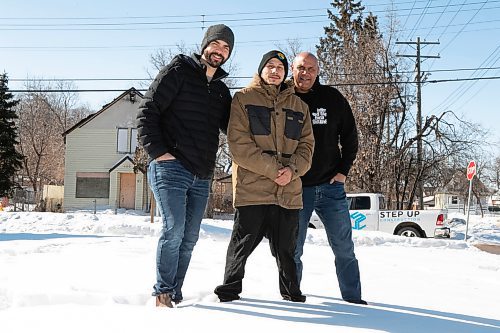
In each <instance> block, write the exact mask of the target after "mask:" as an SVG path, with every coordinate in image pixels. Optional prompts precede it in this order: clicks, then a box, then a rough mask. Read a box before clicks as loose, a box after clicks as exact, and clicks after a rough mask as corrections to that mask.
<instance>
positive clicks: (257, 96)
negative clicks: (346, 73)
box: [215, 50, 314, 302]
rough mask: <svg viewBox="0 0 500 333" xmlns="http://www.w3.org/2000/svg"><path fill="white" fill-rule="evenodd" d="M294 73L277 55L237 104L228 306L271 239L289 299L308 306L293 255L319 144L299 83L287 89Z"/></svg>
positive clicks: (223, 290) (222, 291) (224, 292)
mask: <svg viewBox="0 0 500 333" xmlns="http://www.w3.org/2000/svg"><path fill="white" fill-rule="evenodd" d="M287 72H288V62H287V60H286V57H285V56H284V55H283V53H281V52H279V51H275V50H274V51H270V52H268V53H266V54H264V56H263V57H262V60H261V62H260V65H259V68H258V75H256V76H255V78H254V80H253V81H252V83H251V84H250V85H249V86H248V87H247V88H245V89H243V90H241V91H239V92H237V93H236V94H235V96H234V98H233V102H232V105H231V116H230V119H229V125H228V142H229V149H230V151H231V154H232V157H233V162H234V165H233V180H234V183H235V190H234V206H235V208H236V214H235V221H234V227H233V233H232V236H231V242H230V244H229V247H228V250H227V257H226V269H225V274H224V283H223V284H222V285H220V286H218V287H217V288H216V289H215V293H216V294H217V295H218V297H219V299H220V301H221V302H228V301H233V300H237V299H239V298H240V297H239V294H240V293H241V291H242V282H243V277H244V271H245V263H246V261H247V259H248V257H249V256H250V254H251V253H252V251H253V250H254V249H255V248H256V247H257V245H258V244H259V243H260V241H261V240H262V238H263V237H264V236H267V237H268V238H269V243H270V246H271V251H272V253H273V255H274V256H275V257H276V262H277V264H278V270H279V288H280V293H281V295H282V297H283V299H285V300H289V301H293V302H304V301H305V296H304V295H302V292H301V291H300V288H299V285H298V282H297V276H296V267H295V262H294V251H295V244H296V238H297V228H298V219H299V209H300V208H302V184H301V180H300V176H302V175H304V174H305V173H306V172H307V170H309V168H310V166H311V159H312V154H313V147H314V138H313V133H312V125H311V121H310V115H309V110H308V107H307V105H306V104H305V103H304V102H302V101H301V100H300V98H298V97H297V96H295V95H294V88H293V85H286V84H285V83H283V82H284V80H285V78H286V75H287Z"/></svg>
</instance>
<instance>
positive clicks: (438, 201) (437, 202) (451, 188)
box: [424, 172, 489, 212]
mask: <svg viewBox="0 0 500 333" xmlns="http://www.w3.org/2000/svg"><path fill="white" fill-rule="evenodd" d="M474 184H475V186H476V187H479V188H476V191H477V190H479V192H480V193H489V191H488V189H487V188H486V186H485V185H484V184H483V183H482V182H481V181H479V180H476V181H475V182H474ZM468 186H469V181H467V180H466V178H465V175H464V174H462V173H459V172H457V173H455V174H454V175H453V177H452V178H451V179H450V181H449V182H448V184H446V185H445V186H444V187H442V188H437V189H435V190H434V195H433V196H431V197H427V198H425V199H424V206H425V207H426V208H431V209H446V210H447V211H449V212H452V211H455V212H463V211H465V207H467V199H468ZM426 199H427V200H426ZM479 200H480V202H479V201H478V200H477V199H476V198H475V197H474V196H471V202H470V205H471V207H470V209H471V211H480V209H481V207H482V208H483V210H485V209H486V208H487V206H488V205H487V201H488V194H486V195H482V196H480V197H479Z"/></svg>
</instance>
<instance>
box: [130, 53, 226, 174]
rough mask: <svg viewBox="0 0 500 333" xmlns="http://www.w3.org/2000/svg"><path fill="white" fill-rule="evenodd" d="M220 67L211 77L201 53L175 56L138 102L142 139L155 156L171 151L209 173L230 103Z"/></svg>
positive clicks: (193, 167)
mask: <svg viewBox="0 0 500 333" xmlns="http://www.w3.org/2000/svg"><path fill="white" fill-rule="evenodd" d="M226 76H227V73H226V72H224V71H223V70H222V68H217V70H216V72H215V74H214V76H213V78H212V80H211V81H210V82H208V80H207V76H206V67H205V65H204V64H202V63H201V62H200V56H199V55H193V56H192V57H188V56H185V55H182V54H181V55H178V56H176V57H175V58H174V59H173V60H172V62H171V63H170V64H169V65H167V66H165V67H164V68H163V69H162V70H161V71H160V73H159V74H158V76H157V77H156V79H155V80H154V81H153V83H152V84H151V86H150V87H149V90H148V92H147V93H146V95H145V96H144V99H143V101H142V104H141V105H140V106H139V113H138V115H137V128H138V132H139V139H140V141H141V143H142V144H143V146H144V149H145V150H146V152H147V153H148V155H149V157H150V159H155V158H157V157H159V156H161V155H163V154H165V153H167V152H168V153H170V154H172V155H173V156H174V157H175V158H177V159H178V160H179V161H180V162H181V163H182V165H183V166H184V167H185V168H186V169H187V170H189V171H190V172H191V173H192V174H194V175H196V176H198V177H200V178H210V177H211V175H212V173H213V170H214V167H215V157H216V153H217V149H218V147H219V130H222V131H223V132H226V130H227V123H228V121H229V111H230V107H231V95H230V93H229V89H228V88H227V86H226V85H225V84H224V82H222V81H221V79H223V78H224V77H226Z"/></svg>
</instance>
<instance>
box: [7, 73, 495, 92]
mask: <svg viewBox="0 0 500 333" xmlns="http://www.w3.org/2000/svg"><path fill="white" fill-rule="evenodd" d="M498 79H500V76H490V77H477V78H462V79H442V80H429V81H426V83H443V82H459V81H476V80H498ZM9 81H10V80H9ZM416 83H417V81H388V82H360V83H337V84H330V85H329V86H333V87H340V86H373V85H387V84H416ZM243 88H245V87H240V86H238V87H229V89H231V90H235V89H243ZM136 90H137V91H142V92H144V91H147V89H136ZM123 91H124V89H9V92H11V93H16V94H17V93H65V92H70V93H89V92H123Z"/></svg>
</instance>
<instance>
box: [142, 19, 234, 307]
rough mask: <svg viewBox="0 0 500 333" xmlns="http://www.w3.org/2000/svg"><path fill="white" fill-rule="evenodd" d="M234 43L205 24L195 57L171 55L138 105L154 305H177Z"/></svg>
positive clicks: (224, 118)
mask: <svg viewBox="0 0 500 333" xmlns="http://www.w3.org/2000/svg"><path fill="white" fill-rule="evenodd" d="M233 45H234V35H233V32H232V31H231V29H230V28H229V27H227V26H225V25H223V24H218V25H214V26H211V27H208V29H207V31H206V33H205V36H204V38H203V41H202V43H201V55H198V54H193V56H192V57H188V56H185V55H182V54H180V55H177V56H176V57H175V58H174V59H173V60H172V61H171V62H170V64H169V65H167V66H165V67H164V68H163V69H162V70H161V71H160V73H159V74H158V76H157V77H156V79H155V80H154V82H153V83H152V84H151V86H150V87H149V90H148V92H147V93H146V95H145V98H144V100H143V102H142V104H141V106H140V107H139V113H138V115H137V128H138V132H139V139H140V141H141V143H142V145H143V146H144V149H145V150H146V152H147V153H148V155H149V158H150V163H149V167H148V180H149V185H150V187H151V189H152V191H153V193H154V196H155V199H156V202H157V203H158V207H159V209H160V211H161V215H162V218H163V229H162V232H161V236H160V239H159V241H158V248H157V253H156V280H157V282H156V284H155V285H154V287H153V296H155V297H156V306H160V307H170V308H171V307H173V304H172V303H175V304H177V303H179V302H180V301H181V300H182V291H181V288H182V284H183V282H184V278H185V276H186V272H187V268H188V265H189V262H190V260H191V253H192V251H193V248H194V246H195V244H196V242H197V241H198V234H199V230H200V224H201V220H202V218H203V213H204V211H205V207H206V204H207V200H208V195H209V188H210V184H211V178H212V174H213V170H214V167H215V157H216V153H217V149H218V145H219V131H220V130H222V131H223V132H226V130H227V124H228V121H229V110H230V107H231V95H230V93H229V89H228V87H227V86H226V85H225V84H224V83H223V82H222V81H221V80H222V79H223V78H225V77H226V76H227V73H226V72H224V70H222V68H221V67H220V66H221V65H222V64H223V63H224V62H226V61H227V59H228V58H229V56H230V54H231V51H232V50H233Z"/></svg>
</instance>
